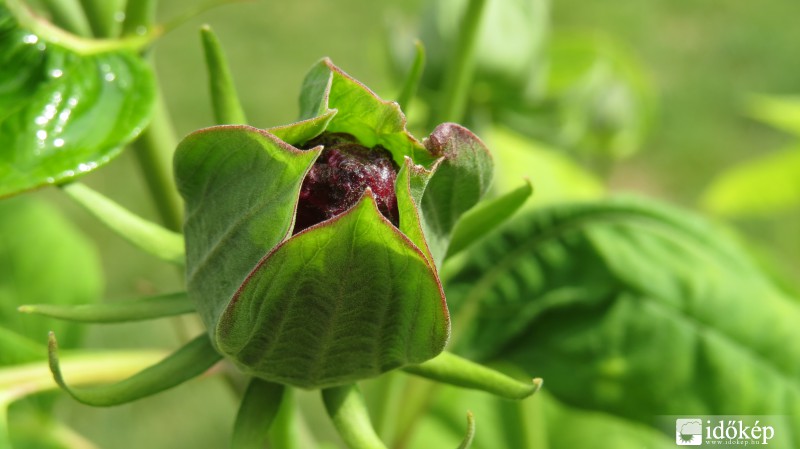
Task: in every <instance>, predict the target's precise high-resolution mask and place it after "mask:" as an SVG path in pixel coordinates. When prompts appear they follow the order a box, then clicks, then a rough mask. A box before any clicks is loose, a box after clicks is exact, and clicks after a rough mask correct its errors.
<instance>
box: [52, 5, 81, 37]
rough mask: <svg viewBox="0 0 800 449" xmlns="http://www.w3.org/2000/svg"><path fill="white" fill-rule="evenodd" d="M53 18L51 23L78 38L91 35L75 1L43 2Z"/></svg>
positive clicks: (79, 6)
mask: <svg viewBox="0 0 800 449" xmlns="http://www.w3.org/2000/svg"><path fill="white" fill-rule="evenodd" d="M42 3H44V5H45V6H46V7H47V10H48V11H50V14H51V15H52V18H53V23H54V24H56V25H58V26H60V27H61V28H63V29H65V30H67V31H69V32H71V33H75V34H77V35H78V36H83V37H88V36H90V35H91V34H92V29H91V28H90V27H89V22H88V21H87V20H86V15H85V14H84V13H83V9H81V5H80V3H79V2H78V1H77V0H43V2H42Z"/></svg>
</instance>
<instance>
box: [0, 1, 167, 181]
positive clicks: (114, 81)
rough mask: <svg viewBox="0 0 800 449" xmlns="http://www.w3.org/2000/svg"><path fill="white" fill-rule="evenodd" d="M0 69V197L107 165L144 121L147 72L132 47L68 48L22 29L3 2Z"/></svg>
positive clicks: (151, 96)
mask: <svg viewBox="0 0 800 449" xmlns="http://www.w3.org/2000/svg"><path fill="white" fill-rule="evenodd" d="M120 47H122V46H120ZM0 67H2V68H3V69H2V70H0V141H1V142H3V151H2V152H1V153H0V197H2V196H8V195H12V194H15V193H19V192H22V191H25V190H30V189H33V188H36V187H40V186H43V185H46V184H54V183H62V182H64V181H67V180H70V179H73V178H75V177H78V176H81V175H83V174H85V173H87V172H89V171H91V170H94V169H95V168H97V167H99V166H101V165H103V164H105V163H107V162H108V161H110V160H111V159H112V158H113V157H115V156H117V155H118V154H119V153H120V151H121V149H122V147H123V146H124V145H125V144H127V143H128V142H130V141H131V140H132V139H133V138H134V137H136V135H138V134H139V132H141V130H142V129H143V128H144V127H145V126H146V124H147V121H148V119H149V117H150V114H151V110H152V107H153V104H154V101H155V81H154V77H153V73H152V70H151V69H150V67H149V66H148V65H147V64H146V63H145V61H144V60H142V58H141V57H139V56H138V55H137V54H136V53H135V51H134V50H128V49H124V48H118V49H115V50H111V49H108V50H101V51H97V52H95V51H88V50H87V52H86V53H80V52H79V51H78V50H72V49H68V48H66V47H64V46H61V45H59V44H56V43H54V42H51V41H48V40H47V39H46V38H45V37H44V34H42V33H39V34H37V33H35V32H33V31H31V30H26V29H22V28H21V27H20V26H19V25H18V24H17V22H16V20H15V19H14V18H13V17H12V16H11V13H10V12H9V10H8V8H7V6H6V5H0Z"/></svg>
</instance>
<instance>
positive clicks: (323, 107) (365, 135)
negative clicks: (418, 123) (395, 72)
mask: <svg viewBox="0 0 800 449" xmlns="http://www.w3.org/2000/svg"><path fill="white" fill-rule="evenodd" d="M300 110H301V113H300V117H301V119H309V118H312V117H317V116H320V115H324V114H325V113H327V112H328V111H330V110H336V111H337V112H336V114H335V115H334V116H333V118H332V119H331V120H330V123H328V126H327V129H326V131H329V132H342V133H347V134H351V135H353V136H355V137H356V139H358V141H359V142H361V144H362V145H364V146H366V147H374V146H376V145H381V146H383V147H384V148H386V149H387V150H389V152H391V153H392V156H393V158H394V161H395V162H396V163H397V165H402V164H403V159H404V158H405V156H410V157H411V158H412V159H413V160H414V162H415V163H417V164H422V165H424V166H426V167H429V166H430V165H432V164H433V162H434V161H435V160H436V157H435V156H434V155H432V154H431V152H430V151H428V150H427V149H426V148H425V147H424V146H423V145H422V144H421V143H420V142H419V141H418V140H417V139H415V138H414V136H412V135H411V134H410V133H409V132H408V131H407V130H406V117H405V115H404V114H403V112H402V111H401V110H400V106H399V105H398V104H397V103H396V102H394V101H385V100H382V99H380V98H379V97H378V96H377V95H376V94H375V93H374V92H372V91H371V90H370V89H369V88H368V87H366V86H364V85H363V84H362V83H360V82H359V81H357V80H355V79H354V78H353V77H351V76H350V75H348V74H346V73H345V72H344V71H342V70H341V69H340V68H338V67H336V66H335V65H334V64H333V63H332V62H331V60H330V59H328V58H325V59H323V60H321V61H320V62H318V63H317V64H316V65H315V66H314V67H312V68H311V71H310V72H309V73H308V75H307V76H306V78H305V81H304V82H303V94H302V96H301V99H300Z"/></svg>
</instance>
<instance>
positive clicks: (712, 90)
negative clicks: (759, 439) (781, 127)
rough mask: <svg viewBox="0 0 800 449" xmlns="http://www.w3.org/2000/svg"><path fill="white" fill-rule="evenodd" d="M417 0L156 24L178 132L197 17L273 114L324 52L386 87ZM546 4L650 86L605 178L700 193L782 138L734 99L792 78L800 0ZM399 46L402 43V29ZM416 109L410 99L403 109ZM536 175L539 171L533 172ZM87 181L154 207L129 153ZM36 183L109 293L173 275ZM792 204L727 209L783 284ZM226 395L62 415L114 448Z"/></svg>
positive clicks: (187, 125) (176, 434)
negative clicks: (393, 34)
mask: <svg viewBox="0 0 800 449" xmlns="http://www.w3.org/2000/svg"><path fill="white" fill-rule="evenodd" d="M423 3H424V2H422V1H421V0H415V1H406V2H395V3H392V2H373V1H366V0H343V1H338V2H331V1H324V0H302V1H297V2H269V1H258V2H248V3H242V4H234V5H228V6H224V7H220V8H216V9H214V10H213V11H210V12H205V13H203V14H201V15H200V16H199V17H197V18H194V19H191V20H190V21H189V22H188V23H186V24H184V25H183V26H181V27H180V28H178V29H176V30H175V31H173V32H170V33H169V34H167V35H166V36H165V37H164V38H163V39H162V40H161V41H160V42H159V43H158V44H157V46H156V50H155V60H156V66H157V69H158V76H159V80H160V82H161V85H162V88H163V94H164V96H165V98H166V102H167V105H168V108H169V110H170V112H171V114H172V117H173V121H174V125H175V129H176V133H177V136H178V137H179V138H180V137H182V136H183V135H185V134H187V133H189V132H191V131H192V130H195V129H197V128H200V127H204V126H209V125H212V124H213V122H212V114H211V109H210V100H209V98H208V95H207V85H206V83H207V79H206V75H205V72H204V70H205V68H204V60H203V55H202V50H201V47H200V43H199V36H198V28H199V26H200V25H201V24H203V23H209V24H211V25H212V27H213V28H214V30H215V31H216V33H217V34H218V36H219V37H220V39H221V41H222V44H223V45H224V47H225V49H226V51H227V54H228V57H229V61H230V65H231V68H232V72H233V74H234V78H235V80H236V84H237V86H238V88H239V92H240V94H241V97H242V99H243V103H244V108H245V110H246V112H247V114H248V116H249V118H250V121H251V124H252V125H254V126H258V127H269V126H275V125H279V124H284V123H289V122H291V121H293V120H294V119H295V117H296V115H297V112H298V107H297V96H298V94H299V90H300V85H301V82H302V79H303V76H304V75H305V72H306V70H307V69H308V68H309V67H310V66H311V65H312V64H313V63H314V62H316V61H317V60H318V59H320V58H321V57H323V56H329V57H331V58H332V59H333V61H334V62H335V63H336V64H337V65H338V66H340V67H342V68H343V69H344V70H346V71H347V72H348V73H350V74H351V75H353V76H354V77H355V78H357V79H359V80H361V81H363V82H364V83H365V84H367V85H368V86H370V87H371V88H372V89H374V90H376V91H377V92H379V93H380V94H382V95H384V96H385V97H389V98H391V97H392V96H394V95H396V93H397V91H398V90H399V85H398V79H399V78H400V77H401V76H398V75H397V74H393V73H392V70H393V63H392V61H391V58H390V57H389V52H388V51H387V49H388V48H389V47H390V46H391V45H395V46H396V45H397V43H396V42H394V43H391V41H392V39H390V38H388V37H387V34H388V30H389V29H390V26H389V24H394V25H392V27H394V26H397V24H403V25H404V29H405V30H409V29H414V27H415V25H414V24H415V22H416V21H418V20H419V17H420V15H421V14H422V11H423V9H424V8H423V6H424V5H423ZM195 7H196V2H193V1H190V0H170V1H163V2H161V5H160V8H161V9H160V11H159V18H160V19H161V20H169V19H170V18H173V17H176V16H178V15H180V14H182V13H183V12H184V11H186V10H191V9H192V8H195ZM550 16H551V22H550V27H551V29H552V30H554V31H555V32H570V31H572V32H580V33H585V34H588V35H596V36H601V38H602V39H611V40H613V41H615V42H616V43H617V45H619V46H620V47H622V48H623V49H625V50H626V51H627V53H629V54H630V56H631V58H632V59H633V60H634V61H635V62H636V63H638V64H639V65H641V67H642V71H643V74H644V76H645V78H646V80H647V84H648V85H649V86H650V87H651V88H652V90H653V98H654V105H655V107H654V113H653V117H652V120H651V122H650V126H649V130H648V133H647V134H646V136H645V138H644V140H643V141H642V144H641V150H640V151H639V152H638V153H636V154H635V155H633V156H632V157H630V158H627V159H623V160H617V161H614V162H612V163H610V164H606V166H605V167H604V169H603V170H602V171H601V173H599V176H600V177H601V178H603V179H605V180H606V181H607V183H608V185H609V186H610V188H611V189H612V190H613V191H632V192H637V193H641V194H644V195H649V196H654V197H657V198H661V199H665V200H667V201H670V202H674V203H678V204H681V205H684V206H688V207H692V208H697V207H699V206H698V203H699V200H700V196H701V193H702V192H703V191H704V190H705V189H706V188H707V187H708V185H709V183H710V181H711V180H712V179H713V177H714V176H715V175H717V174H718V173H720V172H721V171H723V170H724V169H726V168H727V167H730V166H733V165H735V164H737V163H740V162H743V161H747V160H748V159H751V158H753V157H756V156H759V155H765V154H769V153H772V152H774V151H776V150H779V149H782V148H784V147H786V146H787V145H789V144H790V143H791V142H793V141H794V140H793V138H792V137H791V136H789V135H788V134H785V133H782V132H780V131H777V130H775V129H773V128H771V127H769V126H767V125H764V124H762V123H759V122H757V121H755V120H753V119H751V118H748V117H747V116H746V113H745V111H746V109H745V106H744V105H745V102H746V100H747V98H748V95H749V94H751V93H766V94H775V95H790V94H796V93H797V92H798V91H800V81H799V80H800V77H798V74H799V73H800V57H798V55H799V54H800V53H798V51H797V46H798V43H800V27H797V26H796V24H795V23H794V22H795V21H796V18H797V17H800V2H797V1H794V0H767V1H764V2H759V3H754V2H747V1H728V2H720V1H718V0H691V1H690V0H605V1H602V2H587V1H579V0H553V1H552V3H551V4H550ZM407 45H408V48H409V50H410V48H411V46H412V42H411V41H410V40H409V41H408V42H407ZM413 114H414V112H413V110H412V112H411V117H410V118H411V120H412V122H413V120H414V118H413ZM425 131H429V130H425ZM420 135H421V133H420ZM587 165H588V166H589V167H593V166H592V164H587ZM532 181H533V183H534V185H535V184H536V179H533V180H532ZM86 182H87V183H88V184H89V185H91V186H93V187H95V188H96V189H98V190H99V191H101V192H104V193H105V194H107V195H108V196H110V197H111V198H114V199H116V200H118V201H119V202H120V203H122V204H124V205H125V206H127V207H129V208H130V209H132V210H133V211H135V212H137V213H139V214H141V215H143V216H145V217H147V218H151V219H154V220H155V219H156V214H155V210H154V208H153V206H152V204H151V203H150V202H149V199H148V197H147V194H146V188H145V185H144V183H143V180H142V179H141V177H140V175H139V173H138V171H137V166H136V163H135V161H134V158H133V157H132V156H131V155H130V154H123V155H122V156H121V157H120V158H118V159H117V160H115V161H114V162H112V163H111V164H110V165H109V166H108V167H106V168H104V169H103V170H99V171H97V172H95V173H92V174H90V175H89V176H87V177H86ZM798 182H800V181H798ZM34 195H35V196H39V197H44V198H47V199H48V200H50V201H52V202H53V203H55V204H57V205H58V206H59V208H61V209H62V210H64V211H65V212H66V213H67V215H68V216H69V217H70V218H71V219H72V220H74V222H76V223H77V224H78V226H79V227H81V228H83V229H84V230H85V231H86V232H87V233H88V234H89V235H90V236H91V237H92V239H94V240H95V242H96V244H97V247H98V249H99V251H100V255H101V258H102V262H103V267H104V269H105V274H106V289H105V297H106V298H110V299H118V298H130V297H134V296H138V295H141V294H148V293H157V292H169V291H174V290H177V289H179V288H180V281H179V276H178V273H177V272H176V270H175V269H174V268H173V267H170V266H167V265H165V264H161V263H154V262H153V260H152V259H151V258H150V257H148V256H146V255H142V254H141V253H140V252H138V251H137V250H135V249H133V248H131V247H130V246H128V244H127V243H125V242H123V241H121V240H120V239H119V238H118V237H116V236H115V235H113V234H112V233H110V232H109V231H107V230H106V229H105V228H102V227H100V226H99V225H97V224H96V222H95V221H94V220H92V219H91V218H90V217H88V216H87V215H86V214H85V213H84V212H83V211H81V210H78V209H77V207H74V206H73V205H71V204H69V203H67V202H66V201H63V198H62V197H61V194H60V192H58V191H55V189H45V190H42V191H40V192H37V193H35V194H34ZM798 219H800V210H798V208H797V207H795V208H794V209H790V210H785V211H781V212H778V213H775V214H771V215H769V216H766V217H761V218H742V219H737V220H736V221H734V222H733V223H734V225H735V226H736V227H737V229H738V230H740V231H742V232H743V233H744V235H746V237H747V239H748V241H749V242H751V244H752V245H753V247H754V249H755V250H756V252H757V253H758V254H760V255H762V261H763V262H764V263H765V265H767V266H769V267H770V270H771V272H772V273H773V274H774V275H775V276H776V277H778V278H780V279H781V280H782V283H783V285H784V286H786V287H787V288H789V289H796V288H797V287H798V283H797V282H796V281H795V280H796V279H798V278H800V266H798V263H797V255H798V253H799V251H800V232H798V226H797V225H798V223H800V222H799V221H798ZM189 325H191V323H189ZM175 341H176V340H175V334H174V331H173V330H172V327H171V325H170V323H169V322H168V321H164V320H162V321H159V322H156V323H148V324H130V325H121V326H120V325H115V326H108V327H104V326H90V328H89V343H88V346H89V347H95V348H106V349H108V348H116V347H147V346H158V347H170V346H171V345H174V343H175ZM302 399H303V400H304V401H309V402H311V401H315V400H317V399H316V398H312V397H310V396H309V397H307V398H306V397H305V396H304V397H303V398H302ZM210 404H213V405H212V406H210ZM235 407H236V404H235V403H234V400H233V399H232V398H231V397H230V394H229V392H228V391H227V390H226V389H225V388H224V386H223V385H222V382H221V381H220V380H219V379H217V378H207V379H201V380H197V381H193V382H190V383H189V384H186V385H182V386H180V387H178V388H176V389H175V390H173V391H170V392H167V393H165V394H162V395H158V396H156V397H154V398H150V399H145V400H142V401H139V402H136V403H134V404H132V405H129V406H123V407H117V408H113V409H92V408H89V407H84V406H81V405H77V404H75V403H73V402H71V401H62V402H61V403H59V411H60V413H61V415H62V416H64V417H65V418H66V420H67V422H69V423H70V424H72V425H74V427H75V428H76V430H78V431H79V432H80V433H83V434H85V435H86V436H87V437H89V438H90V439H92V440H93V441H95V442H97V443H98V445H99V446H100V447H107V448H119V449H124V448H129V447H130V448H134V447H135V448H138V447H169V448H218V447H225V445H226V444H227V443H226V442H227V440H228V436H229V432H230V428H231V425H232V422H233V418H234V414H235Z"/></svg>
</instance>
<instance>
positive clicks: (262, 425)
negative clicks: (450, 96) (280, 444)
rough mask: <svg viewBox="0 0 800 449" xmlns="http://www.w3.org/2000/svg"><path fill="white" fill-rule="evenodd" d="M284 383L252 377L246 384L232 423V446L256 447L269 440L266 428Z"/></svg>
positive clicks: (278, 407)
mask: <svg viewBox="0 0 800 449" xmlns="http://www.w3.org/2000/svg"><path fill="white" fill-rule="evenodd" d="M285 390H286V387H284V386H283V385H281V384H275V383H272V382H266V381H264V380H261V379H258V378H253V379H251V380H250V384H249V385H248V386H247V391H246V392H245V394H244V398H243V399H242V403H241V405H240V406H239V412H238V413H237V414H236V423H235V424H234V426H233V442H232V443H231V447H232V448H233V449H260V448H263V447H265V446H266V445H267V442H268V441H269V433H268V432H269V429H270V426H271V425H272V422H273V420H275V417H276V415H277V414H278V410H279V409H280V406H281V403H282V401H283V396H284V392H285Z"/></svg>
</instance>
